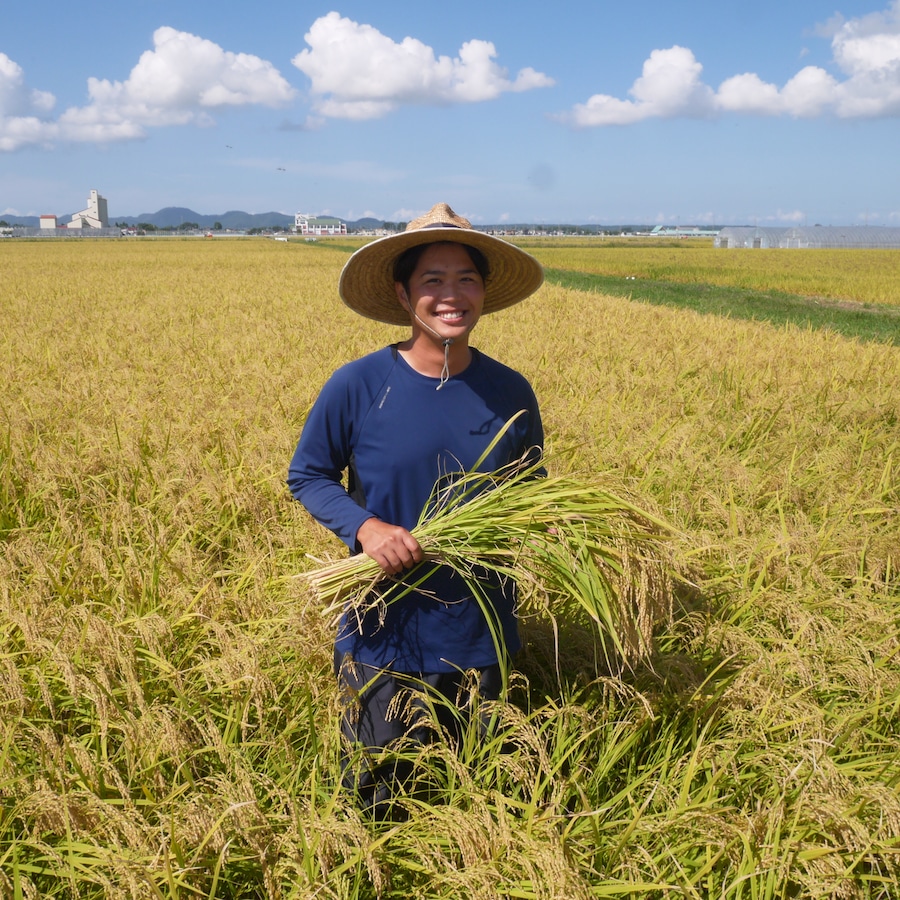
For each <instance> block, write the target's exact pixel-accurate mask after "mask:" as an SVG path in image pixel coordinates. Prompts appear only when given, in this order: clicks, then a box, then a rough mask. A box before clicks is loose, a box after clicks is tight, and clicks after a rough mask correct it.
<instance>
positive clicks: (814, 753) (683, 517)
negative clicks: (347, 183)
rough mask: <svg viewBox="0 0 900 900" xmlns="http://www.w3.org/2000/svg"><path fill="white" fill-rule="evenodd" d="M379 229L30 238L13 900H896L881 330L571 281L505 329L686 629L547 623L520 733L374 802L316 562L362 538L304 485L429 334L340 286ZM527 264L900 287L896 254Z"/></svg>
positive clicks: (11, 794)
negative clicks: (306, 504) (633, 652)
mask: <svg viewBox="0 0 900 900" xmlns="http://www.w3.org/2000/svg"><path fill="white" fill-rule="evenodd" d="M354 246H356V244H355V243H354V241H352V240H350V239H347V240H343V241H340V242H336V241H335V242H332V241H328V240H321V241H318V242H316V243H305V242H286V243H285V242H274V241H266V240H262V239H253V240H251V239H247V240H237V239H235V240H229V239H216V240H178V239H174V238H173V239H166V240H150V239H148V240H140V239H136V240H108V241H100V240H97V241H89V240H80V241H63V240H60V241H49V240H48V241H31V242H28V241H14V240H6V241H2V242H0V271H2V272H3V280H2V289H0V322H2V327H0V385H2V391H0V641H2V643H0V801H2V803H0V897H4V898H5V897H9V898H90V900H94V898H120V897H135V898H279V900H281V898H284V900H287V898H313V897H315V898H410V897H418V898H460V897H466V898H519V900H530V898H554V900H557V898H558V900H573V898H575V900H577V898H599V897H635V898H637V897H640V898H704V900H705V898H722V900H725V898H728V900H769V898H772V900H774V898H822V897H834V898H847V900H856V898H878V900H889V898H896V897H898V896H900V346H898V344H897V343H896V342H895V341H894V340H892V339H891V335H890V333H889V332H888V333H885V332H882V334H883V335H884V334H886V338H885V339H872V340H862V339H860V338H858V337H851V336H847V335H846V334H843V333H841V331H840V329H838V328H834V327H826V328H818V327H812V326H810V325H808V324H803V325H795V324H791V323H790V322H788V323H786V324H773V323H771V322H768V321H762V320H754V319H752V318H751V319H744V318H741V317H739V316H737V315H712V314H701V313H699V312H697V311H696V310H692V309H688V308H678V307H676V306H666V305H652V304H649V303H643V302H640V301H639V299H635V298H633V297H632V298H629V297H623V296H614V295H612V294H609V293H603V292H598V291H588V290H580V289H576V288H574V287H571V286H566V284H564V283H561V281H560V280H559V279H554V280H550V279H548V281H547V282H546V283H545V285H544V286H543V287H542V288H541V289H540V290H539V292H538V293H537V294H536V295H534V296H533V297H532V298H530V299H529V300H528V301H526V302H525V303H522V304H520V305H518V306H515V307H513V308H511V309H509V310H506V311H504V312H501V313H497V314H495V315H493V316H489V317H486V318H485V319H483V320H482V322H481V323H480V324H479V326H478V329H477V331H476V333H475V339H474V343H475V344H476V345H477V346H478V347H479V348H481V349H482V350H484V351H485V352H487V353H490V354H491V355H494V356H496V357H498V358H499V359H501V360H503V361H504V362H506V363H508V364H509V365H512V366H514V367H515V368H517V369H519V370H520V371H522V372H523V373H524V374H525V375H526V376H527V377H528V378H529V380H530V381H531V383H532V384H533V386H534V388H535V391H536V393H537V395H538V398H539V400H540V402H541V407H542V411H543V416H544V425H545V431H546V434H547V447H546V450H547V463H548V469H549V470H550V474H551V476H553V475H559V476H565V477H573V478H578V479H582V480H584V481H586V482H589V483H590V484H592V485H599V486H602V487H604V488H608V489H609V490H612V491H616V492H621V493H622V494H623V495H627V496H629V497H632V498H634V499H635V501H636V502H638V503H639V504H641V505H642V507H644V508H645V509H647V510H649V511H651V512H652V513H653V514H654V515H655V516H658V517H659V518H660V519H662V520H665V521H666V522H668V523H669V524H670V525H671V526H672V528H673V531H672V536H671V539H670V540H669V542H668V551H667V552H668V553H669V557H668V564H669V565H670V567H671V576H672V579H671V584H672V588H671V596H670V598H669V600H670V603H669V609H670V612H669V613H668V614H667V615H665V616H664V617H662V618H661V620H660V621H659V622H658V624H657V627H656V630H655V639H654V644H653V649H652V653H651V654H650V655H649V657H647V658H645V659H643V660H641V661H640V662H639V663H637V664H635V665H633V666H632V667H631V668H625V669H623V670H615V671H614V670H612V669H609V668H607V667H605V666H604V665H603V663H602V659H601V657H599V656H598V654H597V646H596V641H595V640H593V639H592V636H591V633H590V629H589V628H586V627H585V624H584V622H583V621H582V620H580V619H579V618H578V616H577V615H572V616H566V615H563V616H561V617H558V618H556V619H555V620H554V619H552V618H550V617H549V616H541V615H540V614H534V615H531V616H530V617H529V618H528V619H527V620H525V621H523V623H522V632H523V637H524V643H525V647H524V649H523V651H522V653H521V654H520V655H519V657H518V658H517V659H516V661H515V670H514V673H513V676H512V679H511V685H510V691H509V696H508V697H507V698H506V701H505V702H503V703H501V704H498V705H497V706H496V708H494V709H492V710H491V712H492V714H493V715H494V717H495V720H496V722H497V727H496V729H495V732H492V735H491V737H490V739H489V740H480V739H478V736H477V735H468V736H467V738H466V739H465V740H464V741H463V744H462V745H461V746H460V747H459V748H457V749H456V750H451V749H450V748H448V747H447V746H446V745H444V744H442V743H436V744H434V745H430V746H428V747H426V748H425V749H423V750H422V751H421V752H420V753H418V754H417V756H416V758H415V761H414V762H415V765H416V766H417V770H418V771H419V773H420V776H421V779H422V781H423V782H426V783H427V784H428V787H429V792H428V797H427V800H423V799H421V797H420V796H414V797H410V798H409V800H408V802H407V804H406V807H405V809H406V812H407V816H406V817H405V818H404V819H403V820H397V821H393V822H386V823H373V822H371V821H368V820H367V819H366V818H365V816H363V815H361V814H360V813H359V811H358V810H357V809H356V808H355V806H354V805H353V804H352V803H351V802H349V801H348V798H347V797H346V796H345V795H344V793H343V792H342V791H341V789H340V787H339V783H338V782H339V768H340V764H339V754H340V744H339V706H338V697H337V696H336V693H337V692H336V689H335V686H334V681H333V676H332V673H331V640H332V633H331V621H330V618H329V617H328V616H326V615H325V614H324V610H323V608H322V604H321V603H320V602H319V601H317V599H316V597H315V596H314V594H313V592H312V590H311V588H310V585H309V583H308V581H307V580H306V579H304V578H301V577H297V576H299V575H301V574H303V573H308V572H310V571H311V570H312V569H314V568H316V567H317V566H318V565H320V563H321V562H324V561H329V560H336V559H338V558H339V557H340V556H341V555H342V550H341V546H340V545H339V544H338V542H337V540H336V539H334V538H332V537H331V536H330V535H328V534H327V533H326V532H324V531H323V530H322V529H321V528H320V527H319V526H317V525H316V524H315V523H314V522H312V521H311V520H310V519H309V517H308V516H307V514H306V513H305V512H304V510H303V509H302V507H300V506H299V505H298V504H296V503H294V502H292V501H291V500H290V498H289V495H288V493H287V490H286V487H285V483H284V482H285V476H286V468H287V464H288V460H289V458H290V455H291V453H292V452H293V449H294V446H295V444H296V440H297V437H298V435H299V433H300V430H301V429H302V427H303V422H304V418H305V415H306V413H307V411H308V409H309V407H310V405H311V403H312V402H313V400H314V399H315V397H316V395H317V393H318V390H319V388H320V386H321V385H322V383H323V381H324V380H325V378H327V376H328V375H329V374H330V373H331V371H332V370H333V369H334V368H336V367H337V366H338V365H340V364H341V363H343V362H345V361H347V360H349V359H351V358H353V357H356V356H358V355H361V354H363V353H365V352H368V351H369V350H372V349H375V348H377V347H379V346H382V345H383V344H385V343H388V342H390V341H394V340H400V339H402V337H403V336H404V334H403V332H402V331H401V330H398V329H393V328H390V327H389V326H381V325H378V324H377V323H374V322H369V321H367V320H363V319H361V318H358V317H356V316H354V315H353V314H352V313H351V312H349V311H348V310H346V309H345V308H344V307H343V305H342V304H341V303H340V301H339V300H338V298H337V277H338V273H339V271H340V268H341V266H342V264H343V262H344V260H345V259H346V258H347V255H348V254H349V252H350V251H351V250H352V249H353V247H354ZM528 249H529V250H530V251H531V252H532V253H534V254H535V255H536V256H537V257H538V258H539V259H540V260H541V261H542V262H543V263H544V264H545V265H546V266H547V267H548V268H552V269H553V270H554V271H558V272H559V271H561V272H571V273H587V274H592V273H593V274H596V273H601V274H606V275H610V276H616V277H619V276H621V277H630V276H631V275H636V276H638V277H640V278H641V279H643V280H646V281H654V282H665V281H673V282H680V283H683V284H687V285H698V290H699V286H700V285H703V286H704V290H706V289H708V288H709V286H710V285H713V286H717V285H718V286H721V287H722V288H723V289H725V288H731V287H740V286H746V285H747V284H748V283H749V282H752V286H754V287H759V288H760V289H765V290H774V291H782V292H785V293H788V294H791V295H797V296H799V297H801V298H809V297H812V298H816V299H817V300H822V299H825V300H832V301H839V302H840V303H841V304H847V303H849V304H854V303H858V304H863V305H866V306H873V307H876V308H879V309H880V308H885V309H887V308H890V307H892V306H894V307H895V306H896V305H897V304H898V303H900V251H877V252H876V251H827V252H826V251H771V252H766V251H725V250H716V251H714V250H712V249H711V248H710V247H709V246H708V245H706V246H703V247H700V246H695V247H686V246H674V247H665V246H663V247H655V246H654V247H651V246H645V245H640V244H633V245H629V246H627V247H620V246H609V245H604V244H602V243H601V242H599V241H598V242H595V243H591V242H587V241H585V242H579V243H577V244H574V243H573V242H570V243H566V242H563V241H560V242H558V243H557V242H553V241H542V242H532V243H530V244H529V245H528ZM761 285H764V287H760V286H761ZM888 321H890V320H888ZM898 328H900V320H898ZM894 337H896V334H895V335H894Z"/></svg>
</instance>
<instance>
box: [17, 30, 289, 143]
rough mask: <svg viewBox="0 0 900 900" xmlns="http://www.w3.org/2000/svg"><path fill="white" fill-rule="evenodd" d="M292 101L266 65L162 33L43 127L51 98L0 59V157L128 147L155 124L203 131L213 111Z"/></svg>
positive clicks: (175, 33)
mask: <svg viewBox="0 0 900 900" xmlns="http://www.w3.org/2000/svg"><path fill="white" fill-rule="evenodd" d="M295 94H296V91H295V90H294V88H292V87H291V86H290V84H289V83H288V82H287V81H286V80H285V78H284V77H283V76H282V75H281V74H280V73H279V72H278V70H277V69H276V68H275V67H274V66H273V65H272V64H271V63H270V62H267V61H266V60H264V59H260V58H259V57H258V56H252V55H250V54H247V53H232V52H231V51H228V50H223V49H222V48H221V47H220V46H219V45H218V44H215V43H213V42H212V41H209V40H205V39H204V38H201V37H198V36H197V35H194V34H189V33H187V32H184V31H177V30H176V29H174V28H169V27H162V28H158V29H157V30H156V31H155V32H154V33H153V49H152V50H147V51H145V52H144V53H143V54H141V57H140V59H139V60H138V62H137V65H135V67H134V68H133V69H132V70H131V72H130V74H129V76H128V78H127V79H126V80H125V81H110V80H108V79H105V78H89V79H88V97H89V103H88V104H87V105H86V106H78V107H70V108H69V109H67V110H65V112H63V113H62V114H61V115H60V116H59V117H58V119H56V120H53V121H51V120H48V119H47V118H46V114H47V113H49V111H50V110H51V109H52V107H53V105H54V104H55V102H56V101H55V98H54V97H53V95H52V94H48V93H46V92H44V91H35V90H30V89H29V88H28V87H27V86H26V84H25V77H24V73H23V72H22V69H21V67H20V66H18V65H17V64H16V63H15V62H13V61H12V60H11V59H10V58H9V57H8V56H6V55H5V54H3V53H0V151H3V150H7V151H8V150H16V149H18V148H19V147H23V146H26V145H29V144H41V143H43V144H49V143H52V142H54V141H57V140H67V141H91V142H106V141H119V140H132V139H135V138H140V137H143V136H144V135H145V134H146V130H147V129H148V128H152V127H157V126H161V125H186V124H191V123H193V124H201V125H202V124H207V123H209V122H211V121H212V119H211V112H213V111H215V110H217V109H222V108H226V107H234V106H247V105H263V106H270V107H276V106H281V105H284V104H287V103H289V102H290V101H291V100H292V99H293V98H294V96H295Z"/></svg>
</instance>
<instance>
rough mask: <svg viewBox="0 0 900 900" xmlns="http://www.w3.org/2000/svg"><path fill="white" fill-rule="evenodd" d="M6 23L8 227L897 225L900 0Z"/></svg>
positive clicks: (396, 7)
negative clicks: (200, 217) (303, 218)
mask: <svg viewBox="0 0 900 900" xmlns="http://www.w3.org/2000/svg"><path fill="white" fill-rule="evenodd" d="M0 13H2V14H0V217H3V216H4V215H6V216H13V215H40V214H45V213H55V214H57V215H66V214H69V213H72V212H75V211H77V210H80V209H82V208H84V206H85V205H86V203H87V197H88V193H89V192H90V190H91V189H96V190H98V191H99V192H100V193H101V194H102V195H103V196H105V197H106V198H107V200H108V204H109V213H110V217H111V218H113V219H114V218H115V217H117V216H122V217H124V216H137V215H139V214H141V213H151V212H155V211H156V210H158V209H160V208H162V207H165V206H186V207H190V208H191V209H193V210H195V211H196V212H198V213H202V214H216V213H223V212H226V211H228V210H234V209H241V210H245V211H247V212H267V211H270V210H275V211H278V212H284V213H288V214H291V215H292V214H294V213H296V212H304V213H309V214H328V215H335V216H341V217H343V218H347V219H356V218H360V217H362V216H366V215H372V216H375V217H377V218H380V219H387V220H393V221H398V220H405V219H408V218H410V217H412V216H414V215H416V214H418V213H421V212H423V211H424V210H427V209H428V208H430V207H431V206H432V205H433V204H434V203H435V202H438V201H446V202H448V203H450V205H451V206H453V207H454V209H456V210H457V211H458V212H460V213H462V214H463V215H466V216H468V217H469V218H470V219H472V221H473V222H475V223H476V224H477V223H484V224H493V223H501V222H504V221H509V222H538V223H540V222H544V223H546V224H554V223H559V222H566V223H599V224H603V223H607V224H617V223H659V224H682V225H686V224H706V223H718V224H745V223H758V224H760V225H775V224H810V225H812V224H815V223H821V224H864V223H868V224H885V225H900V0H826V2H819V0H790V2H784V0H755V2H753V3H748V2H746V0H742V2H732V0H720V2H717V3H712V4H707V3H704V4H701V3H694V4H684V3H676V2H673V0H645V2H633V3H625V2H621V0H618V2H606V0H569V2H567V3H552V2H547V0H544V2H535V0H517V2H507V0H480V2H471V0H457V2H455V3H451V4H448V3H436V2H431V0H417V2H408V0H390V2H384V3H371V2H369V3H365V2H358V0H345V2H334V0H331V2H322V3H320V2H318V0H290V2H286V0H258V2H250V0H241V2H233V0H214V2H210V3H186V2H183V0H179V2H173V0H154V2H121V0H117V2H107V0H88V2H84V3H73V2H68V0H66V2H58V0H45V2H41V3H28V2H12V0H0Z"/></svg>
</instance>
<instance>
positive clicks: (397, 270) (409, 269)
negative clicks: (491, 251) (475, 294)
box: [394, 241, 491, 294]
mask: <svg viewBox="0 0 900 900" xmlns="http://www.w3.org/2000/svg"><path fill="white" fill-rule="evenodd" d="M436 243H440V244H456V245H457V246H458V247H462V248H463V250H465V251H466V253H468V254H469V259H471V260H472V265H473V266H475V268H476V269H477V270H478V274H479V275H480V276H481V280H482V281H484V282H487V280H488V276H489V275H490V274H491V267H490V265H489V263H488V261H487V257H486V256H485V255H484V254H483V253H482V252H481V251H480V250H479V249H478V248H477V247H470V246H469V245H468V244H463V243H460V242H458V241H435V242H433V243H430V244H417V245H416V246H415V247H410V248H409V249H408V250H404V251H403V253H401V254H400V255H399V256H398V257H397V258H396V259H395V260H394V281H395V282H399V283H400V284H402V285H403V290H405V291H406V293H407V294H408V293H409V279H410V278H412V273H413V272H415V270H416V266H417V265H418V264H419V260H420V259H421V258H422V254H423V253H424V252H425V251H426V250H427V249H428V248H429V247H433V246H434V245H435V244H436Z"/></svg>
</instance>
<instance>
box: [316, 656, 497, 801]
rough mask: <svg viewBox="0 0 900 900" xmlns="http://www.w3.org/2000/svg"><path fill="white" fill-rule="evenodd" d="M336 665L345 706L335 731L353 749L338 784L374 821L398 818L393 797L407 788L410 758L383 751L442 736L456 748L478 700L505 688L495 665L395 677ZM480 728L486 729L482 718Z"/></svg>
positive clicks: (388, 672) (369, 668)
mask: <svg viewBox="0 0 900 900" xmlns="http://www.w3.org/2000/svg"><path fill="white" fill-rule="evenodd" d="M334 663H335V672H336V674H337V678H338V686H339V688H340V691H341V699H342V704H343V708H344V711H343V716H342V720H341V732H342V734H343V735H344V737H345V739H346V740H347V742H348V744H349V746H350V747H351V748H353V749H354V750H358V751H359V752H357V753H352V754H351V755H345V757H344V760H343V769H344V775H343V784H344V787H345V788H347V789H348V790H350V791H352V792H353V793H354V794H355V795H356V798H357V802H358V803H359V805H360V807H362V808H363V809H367V810H369V811H371V813H372V814H373V816H374V817H375V818H377V819H385V818H394V817H396V816H397V814H398V810H397V809H394V808H393V803H392V799H393V797H394V796H395V795H396V794H397V793H398V792H400V791H407V792H408V791H409V790H410V788H411V787H412V770H413V766H412V762H411V761H410V760H409V758H404V757H403V754H402V752H400V753H397V754H391V753H390V752H387V753H385V752H382V751H391V750H396V751H402V749H403V748H404V747H406V748H409V747H410V746H413V747H414V746H415V745H416V744H419V745H421V744H427V743H430V742H431V741H433V740H435V739H440V738H443V737H446V738H447V739H448V740H449V741H450V742H451V743H455V744H456V743H459V741H460V740H461V739H462V737H463V733H464V732H465V730H466V729H467V728H468V727H469V722H470V720H471V717H472V709H473V706H475V707H476V708H477V707H478V703H477V700H496V699H497V698H498V697H499V696H500V691H501V689H502V685H503V674H502V671H501V668H500V666H499V665H492V666H487V667H485V668H483V669H480V670H477V671H472V670H470V671H468V672H461V671H453V672H430V673H429V672H424V673H423V672H417V673H409V672H394V671H391V670H389V669H378V668H376V667H374V666H368V665H363V664H360V663H357V662H355V661H354V660H352V659H350V658H346V657H345V658H344V659H340V658H339V657H338V655H337V653H335V660H334ZM476 697H477V700H476ZM479 728H480V729H481V731H482V733H484V732H486V730H487V721H486V720H484V719H482V720H481V721H480V723H479ZM376 757H380V758H376Z"/></svg>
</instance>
